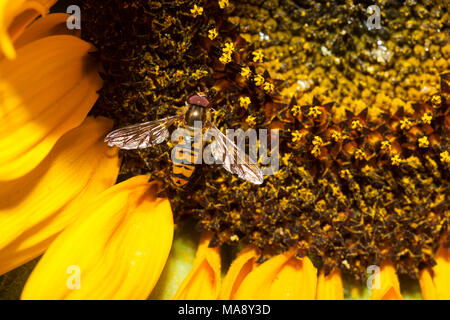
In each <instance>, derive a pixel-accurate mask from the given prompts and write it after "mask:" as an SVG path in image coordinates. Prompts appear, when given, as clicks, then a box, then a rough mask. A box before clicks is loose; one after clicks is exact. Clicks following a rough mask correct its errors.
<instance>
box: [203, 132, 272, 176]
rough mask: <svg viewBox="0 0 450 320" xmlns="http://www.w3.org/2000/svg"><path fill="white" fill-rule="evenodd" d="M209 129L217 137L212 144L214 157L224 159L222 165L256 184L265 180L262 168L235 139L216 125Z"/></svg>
mask: <svg viewBox="0 0 450 320" xmlns="http://www.w3.org/2000/svg"><path fill="white" fill-rule="evenodd" d="M209 129H210V130H213V132H214V136H215V137H216V138H215V140H214V141H213V142H211V145H210V148H211V153H212V155H213V156H214V159H216V160H219V161H222V165H223V167H224V168H225V169H226V170H227V171H229V172H231V173H233V174H237V175H238V177H239V178H241V179H244V180H247V181H249V182H251V183H254V184H261V183H263V182H264V178H263V174H262V171H261V169H260V168H259V167H258V166H257V165H256V164H251V163H250V162H249V160H248V156H247V155H246V154H244V153H243V152H242V151H241V150H240V149H239V148H238V147H237V145H236V144H235V143H234V142H233V141H231V140H230V139H229V138H228V137H227V136H226V135H224V134H223V133H222V132H221V131H220V130H219V129H217V127H216V126H214V125H212V124H211V125H210V128H209Z"/></svg>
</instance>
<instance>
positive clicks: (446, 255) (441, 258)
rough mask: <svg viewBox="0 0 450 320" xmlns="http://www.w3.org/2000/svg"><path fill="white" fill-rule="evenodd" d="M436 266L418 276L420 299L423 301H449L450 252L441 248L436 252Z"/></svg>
mask: <svg viewBox="0 0 450 320" xmlns="http://www.w3.org/2000/svg"><path fill="white" fill-rule="evenodd" d="M435 260H436V265H435V266H434V267H433V269H432V272H430V270H429V269H424V270H422V271H421V273H420V276H419V283H420V289H421V291H422V298H423V299H425V300H449V299H450V251H449V250H447V249H445V248H444V247H443V246H442V247H440V248H439V250H438V251H437V252H436V257H435Z"/></svg>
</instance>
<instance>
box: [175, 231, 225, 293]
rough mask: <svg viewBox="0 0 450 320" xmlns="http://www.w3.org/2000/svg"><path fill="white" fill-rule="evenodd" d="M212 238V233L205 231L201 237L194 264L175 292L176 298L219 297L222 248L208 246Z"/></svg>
mask: <svg viewBox="0 0 450 320" xmlns="http://www.w3.org/2000/svg"><path fill="white" fill-rule="evenodd" d="M211 238H212V234H211V233H205V234H204V235H203V236H202V238H201V239H200V243H199V246H198V249H197V254H196V255H195V260H194V266H193V267H192V269H191V271H190V272H189V274H188V276H187V277H186V278H185V279H184V280H183V282H182V283H181V285H180V287H179V288H178V290H177V292H176V293H175V296H174V299H175V300H212V299H214V300H215V299H217V298H218V297H219V290H220V281H221V278H220V276H221V274H220V249H219V248H218V247H216V248H209V247H208V245H209V243H210V241H211Z"/></svg>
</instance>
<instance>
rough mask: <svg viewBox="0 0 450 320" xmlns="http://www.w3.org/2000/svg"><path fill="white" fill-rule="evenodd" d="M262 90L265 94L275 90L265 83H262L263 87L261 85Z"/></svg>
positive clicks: (271, 85)
mask: <svg viewBox="0 0 450 320" xmlns="http://www.w3.org/2000/svg"><path fill="white" fill-rule="evenodd" d="M263 89H264V91H265V92H267V93H272V92H273V90H274V89H275V86H274V85H273V83H270V82H266V83H264V85H263Z"/></svg>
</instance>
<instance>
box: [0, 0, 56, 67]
mask: <svg viewBox="0 0 450 320" xmlns="http://www.w3.org/2000/svg"><path fill="white" fill-rule="evenodd" d="M56 1H57V0H0V57H1V53H2V52H3V54H5V56H6V57H7V58H9V59H14V58H15V57H16V51H15V49H14V46H13V41H14V40H15V39H17V38H18V37H19V36H20V35H21V34H22V33H23V31H24V30H25V28H26V27H27V26H28V25H29V24H30V23H31V22H33V20H34V19H36V18H37V17H38V16H39V15H45V14H46V13H47V12H48V9H49V8H50V7H51V6H52V5H53V4H54V3H55V2H56Z"/></svg>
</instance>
